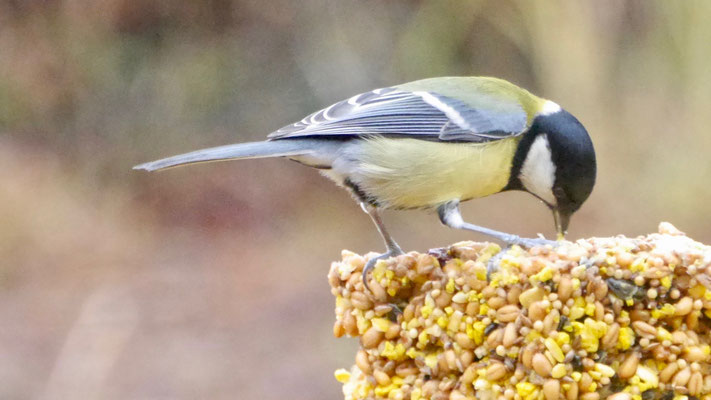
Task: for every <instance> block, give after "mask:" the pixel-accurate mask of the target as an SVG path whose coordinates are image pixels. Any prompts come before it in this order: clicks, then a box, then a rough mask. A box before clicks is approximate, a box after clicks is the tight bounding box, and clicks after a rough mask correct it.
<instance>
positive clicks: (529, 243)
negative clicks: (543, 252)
mask: <svg viewBox="0 0 711 400" xmlns="http://www.w3.org/2000/svg"><path fill="white" fill-rule="evenodd" d="M508 239H509V240H506V244H507V245H508V246H507V247H511V246H513V245H517V246H520V247H524V248H528V249H530V248H531V247H540V246H546V245H549V246H551V247H558V246H559V245H560V242H558V241H555V240H548V239H543V238H522V237H520V236H515V235H512V236H511V237H510V238H508Z"/></svg>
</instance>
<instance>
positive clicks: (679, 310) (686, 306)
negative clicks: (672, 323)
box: [674, 296, 694, 316]
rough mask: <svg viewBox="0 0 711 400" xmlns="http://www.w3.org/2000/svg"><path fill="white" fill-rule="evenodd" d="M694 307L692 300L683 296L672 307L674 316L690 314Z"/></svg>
mask: <svg viewBox="0 0 711 400" xmlns="http://www.w3.org/2000/svg"><path fill="white" fill-rule="evenodd" d="M693 306H694V300H693V299H692V298H691V297H689V296H685V297H682V298H681V299H679V301H678V302H677V303H676V304H675V305H674V315H682V316H683V315H686V314H688V313H690V312H691V309H692V308H693Z"/></svg>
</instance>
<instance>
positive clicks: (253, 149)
mask: <svg viewBox="0 0 711 400" xmlns="http://www.w3.org/2000/svg"><path fill="white" fill-rule="evenodd" d="M317 149H318V142H317V141H315V140H274V141H265V142H250V143H238V144H230V145H226V146H220V147H212V148H209V149H202V150H197V151H193V152H190V153H186V154H180V155H177V156H173V157H168V158H164V159H161V160H156V161H151V162H147V163H145V164H140V165H136V166H135V167H133V169H143V170H146V171H156V170H160V169H166V168H171V167H177V166H181V165H188V164H196V163H203V162H211V161H225V160H236V159H247V158H265V157H288V156H298V155H306V154H310V153H312V152H314V151H316V150H317Z"/></svg>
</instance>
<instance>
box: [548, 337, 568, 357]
mask: <svg viewBox="0 0 711 400" xmlns="http://www.w3.org/2000/svg"><path fill="white" fill-rule="evenodd" d="M544 344H545V345H546V348H547V349H548V351H550V352H551V354H552V355H553V358H554V359H555V360H556V361H558V362H563V360H564V359H565V355H564V354H563V350H561V348H560V346H558V343H556V342H555V340H553V339H551V338H546V340H545V341H544Z"/></svg>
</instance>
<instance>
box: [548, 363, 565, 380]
mask: <svg viewBox="0 0 711 400" xmlns="http://www.w3.org/2000/svg"><path fill="white" fill-rule="evenodd" d="M567 373H568V370H567V369H566V368H565V365H564V364H556V365H555V366H554V367H553V369H552V370H551V377H553V378H555V379H560V378H562V377H564V376H565V374H567Z"/></svg>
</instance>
